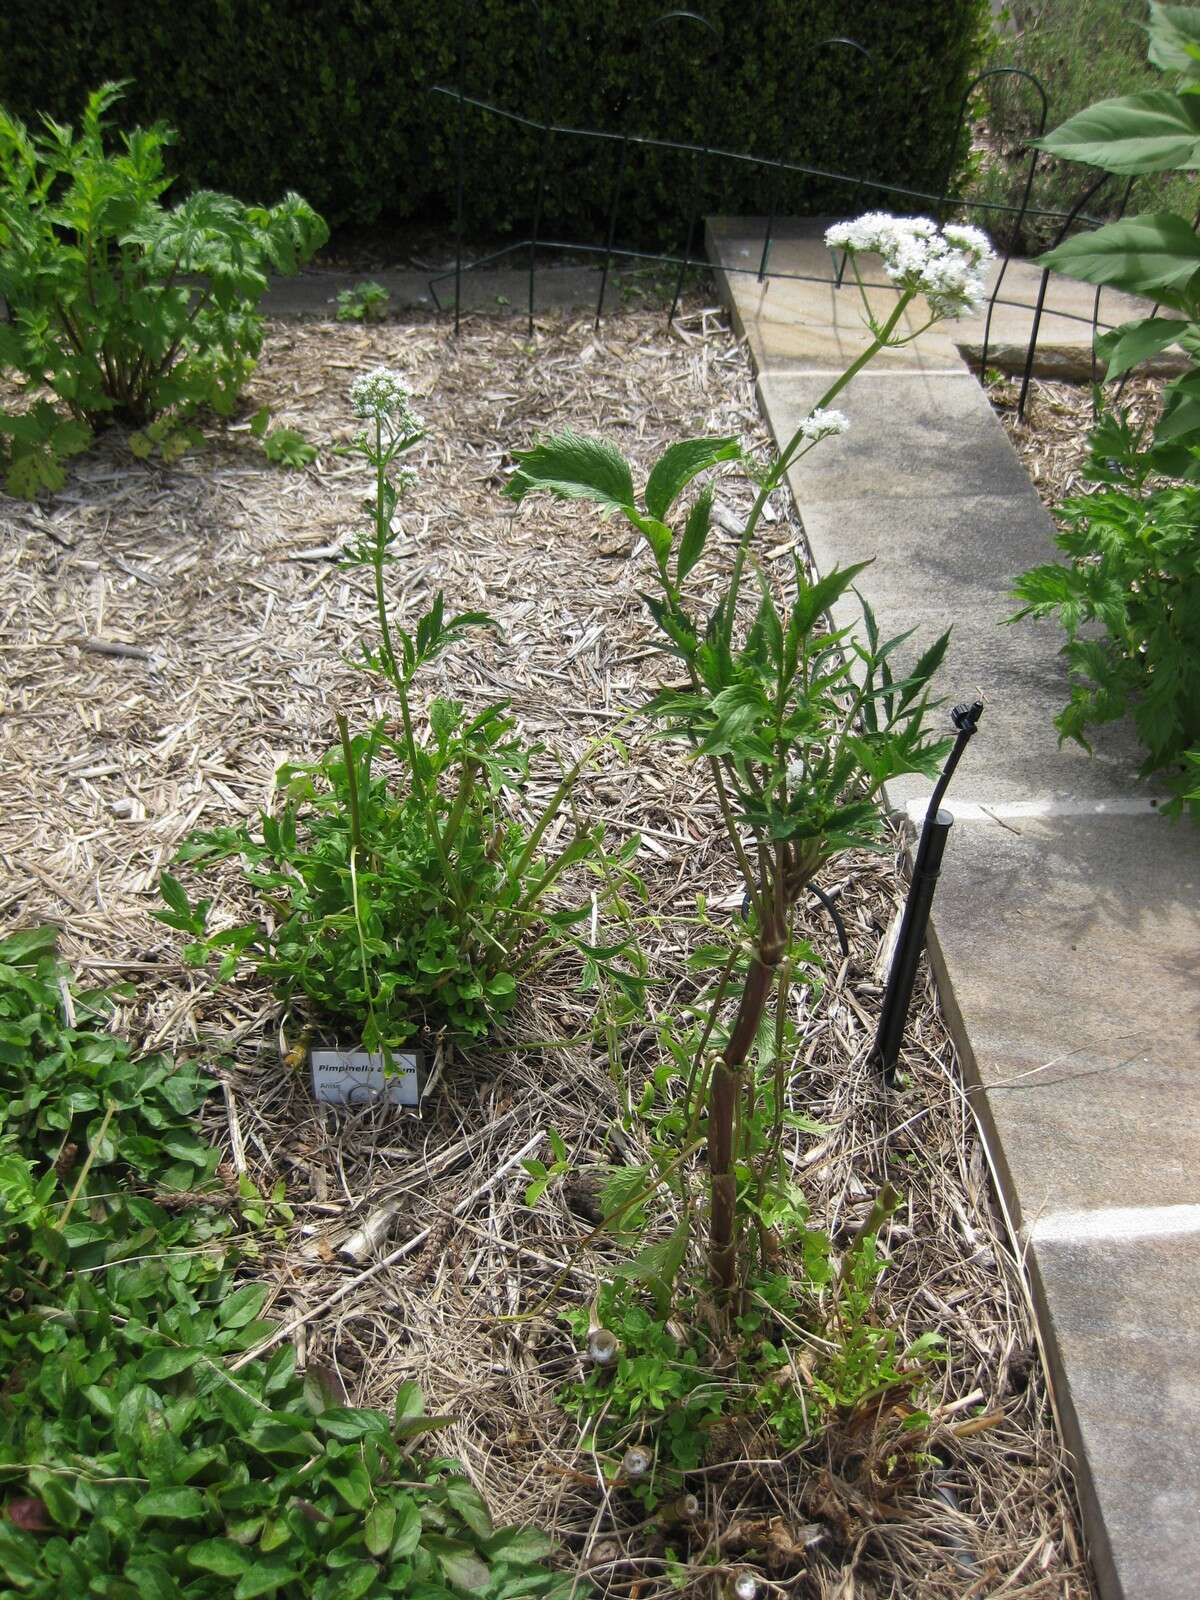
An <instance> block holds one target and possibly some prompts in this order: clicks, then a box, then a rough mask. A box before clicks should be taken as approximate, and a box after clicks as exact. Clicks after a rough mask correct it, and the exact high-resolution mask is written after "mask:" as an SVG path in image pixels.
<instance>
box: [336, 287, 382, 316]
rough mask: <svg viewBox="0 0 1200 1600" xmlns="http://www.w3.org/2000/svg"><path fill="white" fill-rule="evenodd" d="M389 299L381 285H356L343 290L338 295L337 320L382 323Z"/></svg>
mask: <svg viewBox="0 0 1200 1600" xmlns="http://www.w3.org/2000/svg"><path fill="white" fill-rule="evenodd" d="M391 298H392V297H391V295H390V294H389V293H388V291H387V290H386V289H385V288H384V287H383V285H382V284H381V283H374V282H371V281H367V282H364V283H356V284H355V285H354V287H353V288H352V289H343V290H341V291H340V293H339V294H338V297H337V319H338V321H339V322H382V321H383V319H384V317H386V316H387V306H388V301H389V300H390V299H391Z"/></svg>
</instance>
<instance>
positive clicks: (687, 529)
mask: <svg viewBox="0 0 1200 1600" xmlns="http://www.w3.org/2000/svg"><path fill="white" fill-rule="evenodd" d="M712 507H713V488H712V485H711V484H705V486H704V488H703V489H702V490H701V491H700V493H699V494H698V495H697V496H696V500H695V504H694V505H693V506H692V509H691V511H689V512H688V519H687V523H686V524H685V526H684V530H683V538H682V539H681V540H680V542H679V554H678V556H677V557H676V565H675V581H676V583H678V584H682V583H683V580H684V579H685V578H686V577H687V575H688V573H689V572H691V570H692V568H693V567H694V566H695V565H696V563H697V562H698V561H699V560H700V557H701V556H702V555H703V554H704V546H705V544H706V543H707V542H708V531H709V526H710V522H711V518H712Z"/></svg>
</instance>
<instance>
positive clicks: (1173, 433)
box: [1154, 372, 1200, 444]
mask: <svg viewBox="0 0 1200 1600" xmlns="http://www.w3.org/2000/svg"><path fill="white" fill-rule="evenodd" d="M1198 434H1200V372H1189V373H1186V374H1185V375H1184V376H1183V377H1182V378H1179V379H1177V380H1176V381H1175V382H1174V383H1172V384H1168V386H1167V388H1166V389H1165V390H1164V391H1163V414H1162V416H1161V418H1160V419H1159V423H1158V427H1157V428H1156V429H1155V430H1154V440H1155V443H1156V444H1164V443H1166V442H1168V441H1186V442H1188V443H1195V442H1197V440H1196V436H1197V435H1198Z"/></svg>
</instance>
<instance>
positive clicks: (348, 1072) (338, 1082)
mask: <svg viewBox="0 0 1200 1600" xmlns="http://www.w3.org/2000/svg"><path fill="white" fill-rule="evenodd" d="M420 1059H421V1058H420V1056H419V1055H417V1054H416V1053H415V1052H414V1053H413V1054H409V1055H400V1054H396V1053H393V1055H392V1070H391V1071H390V1072H388V1073H385V1072H384V1070H383V1054H382V1052H381V1051H378V1050H372V1051H367V1050H313V1051H311V1052H310V1054H309V1060H310V1062H311V1064H312V1083H313V1093H314V1094H315V1095H316V1097H317V1099H318V1101H319V1102H320V1103H321V1104H322V1105H327V1106H369V1105H380V1104H387V1105H392V1106H416V1105H420V1103H421V1087H420V1081H419V1077H418V1067H419V1065H420Z"/></svg>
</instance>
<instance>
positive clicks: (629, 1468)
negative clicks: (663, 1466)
mask: <svg viewBox="0 0 1200 1600" xmlns="http://www.w3.org/2000/svg"><path fill="white" fill-rule="evenodd" d="M653 1465H654V1457H653V1455H652V1454H651V1453H650V1451H649V1450H647V1449H646V1446H645V1445H644V1444H633V1445H630V1447H629V1449H628V1450H626V1452H625V1454H624V1456H623V1458H622V1460H621V1470H622V1472H623V1473H624V1474H625V1476H626V1477H627V1478H632V1479H634V1480H635V1481H636V1480H637V1479H638V1478H644V1477H645V1476H646V1474H647V1473H648V1472H649V1471H650V1469H651V1467H653Z"/></svg>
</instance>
